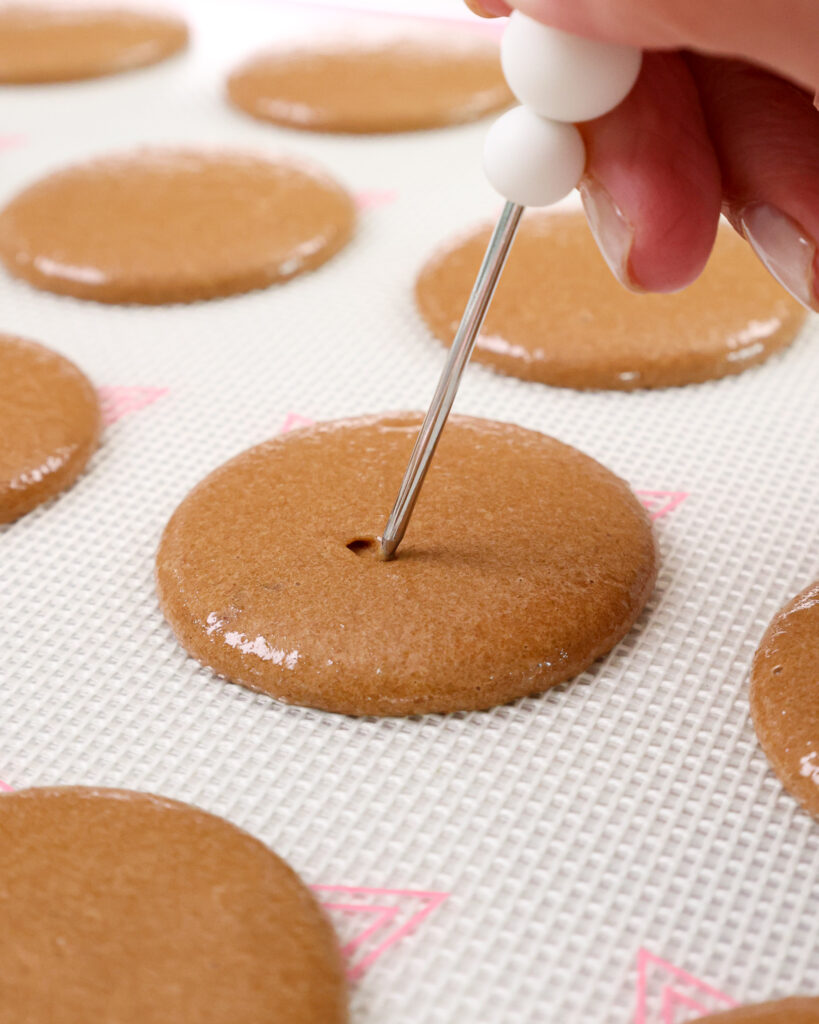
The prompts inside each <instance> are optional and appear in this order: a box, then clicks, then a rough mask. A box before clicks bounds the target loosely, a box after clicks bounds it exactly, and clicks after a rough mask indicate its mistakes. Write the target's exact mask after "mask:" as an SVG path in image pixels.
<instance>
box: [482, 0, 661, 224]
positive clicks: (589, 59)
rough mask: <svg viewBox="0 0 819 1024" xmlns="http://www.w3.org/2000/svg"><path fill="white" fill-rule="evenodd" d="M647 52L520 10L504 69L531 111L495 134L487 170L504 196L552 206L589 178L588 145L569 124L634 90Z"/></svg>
mask: <svg viewBox="0 0 819 1024" xmlns="http://www.w3.org/2000/svg"><path fill="white" fill-rule="evenodd" d="M641 62H642V53H641V51H640V50H637V49H635V48H634V47H631V46H620V45H617V44H614V43H601V42H597V41H595V40H591V39H582V38H581V37H580V36H575V35H571V34H570V33H568V32H561V31H560V30H559V29H555V28H549V27H548V26H547V25H542V24H541V23H540V22H539V21H535V20H534V19H533V18H529V17H527V16H526V15H525V14H521V13H520V11H515V12H514V13H513V14H512V16H511V17H510V18H509V25H508V27H507V29H506V33H505V34H504V38H503V42H502V44H501V63H502V65H503V71H504V74H505V75H506V80H507V82H508V83H509V87H510V88H511V90H512V92H513V93H514V94H515V95H516V96H517V98H518V99H519V100H520V101H521V103H522V104H523V106H521V107H516V108H515V109H514V110H510V111H508V113H506V114H504V115H502V117H500V118H499V119H498V120H497V121H496V122H495V124H494V125H493V126H492V128H491V129H490V131H489V135H488V136H487V139H486V145H485V148H484V170H485V172H486V176H487V178H488V179H489V183H490V184H491V185H492V186H493V188H495V189H496V190H497V191H498V192H500V194H501V195H502V196H504V198H506V199H507V200H509V201H510V202H512V203H516V204H518V205H520V206H549V205H551V204H552V203H556V202H557V201H558V200H560V199H563V198H564V196H567V195H568V194H569V193H570V192H571V191H572V189H573V188H575V186H576V185H577V184H578V182H579V181H580V179H581V177H582V176H583V170H584V166H585V162H586V153H585V147H584V145H583V140H582V138H581V135H580V132H579V131H578V130H577V128H575V126H574V124H572V123H568V122H574V121H588V120H591V119H592V118H594V117H601V116H602V115H603V114H607V113H608V112H609V111H610V110H613V109H614V108H615V107H616V106H618V105H619V104H620V103H621V102H622V101H623V100H624V99H625V98H626V96H627V95H628V94H629V92H631V89H632V86H633V85H634V83H635V82H636V80H637V76H638V74H639V73H640V65H641Z"/></svg>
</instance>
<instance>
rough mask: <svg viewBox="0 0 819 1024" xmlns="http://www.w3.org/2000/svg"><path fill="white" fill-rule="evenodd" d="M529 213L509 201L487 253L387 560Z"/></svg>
mask: <svg viewBox="0 0 819 1024" xmlns="http://www.w3.org/2000/svg"><path fill="white" fill-rule="evenodd" d="M522 213H523V207H522V206H519V205H518V204H517V203H507V204H506V205H505V206H504V208H503V212H502V213H501V215H500V218H499V220H498V223H497V225H496V226H495V230H494V231H493V232H492V237H491V238H490V240H489V245H488V247H487V249H486V255H485V256H484V258H483V263H482V264H481V269H480V270H479V271H478V276H477V278H476V280H475V285H474V287H473V288H472V294H471V295H470V296H469V301H468V302H467V304H466V309H465V310H464V315H463V319H462V320H461V324H460V327H459V328H458V332H457V334H456V335H455V340H454V341H453V342H452V348H451V349H450V350H449V356H448V357H447V361H446V365H445V366H444V369H443V372H442V374H441V378H440V380H439V381H438V387H437V388H436V389H435V395H434V396H433V399H432V404H431V405H430V407H429V409H428V411H427V414H426V416H425V417H424V422H423V423H422V424H421V430H420V432H419V434H418V437H417V439H416V441H415V447H414V448H413V449H412V455H410V460H409V464H408V465H407V470H406V472H405V473H404V479H403V480H402V481H401V488H400V490H399V491H398V497H397V498H396V499H395V505H393V509H392V512H391V513H390V517H389V519H388V520H387V525H386V527H385V528H384V534H383V536H382V537H381V551H380V555H381V558H383V559H390V558H393V557H394V555H395V552H396V550H397V548H398V545H399V544H400V543H401V541H402V540H403V539H404V534H405V533H406V530H407V526H408V525H409V521H410V517H411V516H412V511H413V509H414V508H415V503H416V501H417V500H418V495H419V494H420V492H421V486H422V485H423V483H424V477H425V476H426V475H427V470H428V469H429V465H430V462H431V461H432V456H433V455H434V454H435V449H436V448H437V446H438V441H439V439H440V437H441V432H442V430H443V429H444V425H445V423H446V421H447V417H448V416H449V412H450V410H451V409H452V403H453V402H454V401H455V395H456V394H457V392H458V386H459V385H460V383H461V377H463V373H464V370H465V369H466V364H467V363H468V362H469V357H470V356H471V355H472V350H473V349H474V347H475V341H476V340H477V337H478V333H479V331H480V329H481V327H482V326H483V322H484V320H485V319H486V314H487V312H488V311H489V305H490V303H491V302H492V297H493V295H494V294H495V289H496V288H497V286H498V280H499V279H500V275H501V271H502V270H503V268H504V266H505V264H506V259H507V257H508V255H509V250H510V248H511V246H512V242H513V241H514V240H515V234H516V232H517V229H518V224H519V223H520V218H521V215H522Z"/></svg>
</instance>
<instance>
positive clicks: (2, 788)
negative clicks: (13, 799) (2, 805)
mask: <svg viewBox="0 0 819 1024" xmlns="http://www.w3.org/2000/svg"><path fill="white" fill-rule="evenodd" d="M13 792H14V790H13V789H12V788H11V786H10V785H9V784H8V783H7V782H3V780H2V779H0V793H13Z"/></svg>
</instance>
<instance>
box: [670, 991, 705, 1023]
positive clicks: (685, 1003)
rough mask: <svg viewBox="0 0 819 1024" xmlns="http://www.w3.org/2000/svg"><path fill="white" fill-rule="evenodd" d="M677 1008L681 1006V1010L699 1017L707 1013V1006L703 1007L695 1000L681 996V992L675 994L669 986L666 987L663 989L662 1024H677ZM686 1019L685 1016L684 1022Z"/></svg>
mask: <svg viewBox="0 0 819 1024" xmlns="http://www.w3.org/2000/svg"><path fill="white" fill-rule="evenodd" d="M678 1006H681V1007H682V1008H683V1010H686V1011H692V1012H694V1013H696V1014H697V1015H698V1016H700V1017H702V1016H703V1015H704V1014H706V1013H708V1007H707V1006H703V1005H702V1003H698V1002H697V1001H696V999H691V998H689V997H688V996H686V995H683V993H682V992H677V991H676V990H675V989H673V988H672V987H671V986H670V985H666V986H665V988H664V989H663V1024H678V1022H677V1007H678ZM688 1019H689V1018H688V1016H686V1020H688Z"/></svg>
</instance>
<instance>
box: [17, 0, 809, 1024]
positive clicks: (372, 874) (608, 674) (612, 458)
mask: <svg viewBox="0 0 819 1024" xmlns="http://www.w3.org/2000/svg"><path fill="white" fill-rule="evenodd" d="M359 6H361V7H364V6H370V7H375V6H381V7H383V6H385V5H384V3H380V4H377V3H376V2H375V0H373V2H372V3H370V4H368V5H367V4H364V3H361V4H360V5H359ZM407 6H409V0H407ZM411 6H412V7H413V8H414V10H415V11H416V12H418V13H424V14H429V15H436V16H445V17H447V18H461V17H463V18H464V19H465V18H467V16H466V15H465V14H464V13H463V12H462V9H461V7H460V5H459V4H458V3H457V2H456V0H452V2H447V3H444V2H438V0H435V2H433V0H427V2H425V3H423V4H412V5H411ZM183 9H184V10H185V11H186V13H187V14H188V16H189V17H190V18H191V20H192V21H193V22H194V26H195V38H194V42H193V46H192V49H191V51H190V52H189V54H187V55H185V56H183V57H180V58H178V59H175V60H172V61H169V62H168V63H167V64H164V65H160V66H157V67H155V68H151V69H146V70H144V71H138V72H134V73H131V74H128V75H123V76H120V77H117V78H109V79H102V80H98V81H95V82H85V83H77V84H72V85H62V86H49V87H47V88H37V87H24V88H13V89H8V88H7V89H4V90H2V92H0V167H2V175H0V201H3V202H4V201H5V200H6V199H7V198H8V197H10V196H12V195H13V194H14V193H15V192H16V191H17V190H18V189H19V188H20V187H21V186H23V185H25V184H27V183H28V182H30V181H32V180H33V179H35V178H36V177H38V176H39V175H40V174H42V173H45V172H46V171H48V170H50V169H51V168H53V167H55V166H58V165H61V164H64V163H67V162H70V161H72V160H75V159H80V158H83V157H86V156H89V155H93V154H98V153H103V152H107V151H112V150H117V149H124V148H129V147H132V146H135V145H141V144H146V143H150V144H155V143H169V144H200V143H201V144H205V145H225V144H228V145H235V146H241V147H247V148H251V149H254V150H257V151H260V152H262V153H267V154H270V155H275V154H277V153H294V154H299V155H303V156H307V157H313V158H314V159H316V160H317V161H320V162H321V163H322V164H323V165H324V166H325V167H326V168H328V169H329V170H331V171H332V172H333V173H334V174H335V175H336V176H337V177H338V178H339V179H340V180H341V181H342V182H344V183H345V184H347V185H348V186H349V187H350V188H351V189H352V190H353V191H354V192H355V193H357V194H358V195H359V197H360V201H361V206H362V210H361V218H360V225H359V229H358V233H357V236H356V238H355V240H354V241H353V243H352V244H351V245H350V246H349V247H348V248H347V249H346V250H345V251H344V252H342V253H341V254H340V255H339V256H338V257H336V258H335V259H334V260H332V261H331V262H330V263H328V264H327V265H326V266H325V267H323V268H322V269H320V270H319V271H317V272H316V273H314V274H311V275H309V276H306V277H303V278H300V279H296V280H294V281H292V282H290V283H288V284H286V285H284V286H281V287H278V288H271V289H268V290H267V291H263V292H258V293H254V294H251V295H247V296H241V297H237V298H232V299H225V300H221V301H216V302H208V303H199V304H195V305H191V306H174V307H165V308H139V307H133V308H118V307H103V306H98V305H95V304H93V303H83V302H79V301H75V300H72V299H69V298H62V297H57V296H53V295H48V294H45V293H40V292H36V291H34V290H33V289H31V288H29V287H28V286H26V285H25V284H23V283H21V282H16V281H12V280H11V279H9V278H8V277H7V276H5V275H3V276H0V329H2V330H4V331H7V332H16V333H20V334H23V335H27V336H30V337H32V338H36V339H39V340H40V341H42V342H44V343H45V344H47V345H50V346H51V347H53V348H55V349H57V350H59V351H61V352H64V353H66V354H67V355H68V356H70V357H71V358H72V359H74V360H76V361H77V362H78V363H79V364H80V365H81V366H82V367H83V368H84V369H85V370H86V372H87V373H88V374H89V375H90V376H91V377H92V379H93V380H94V381H95V383H97V384H98V385H99V386H100V387H101V388H104V389H105V391H104V401H105V408H106V417H107V420H108V427H107V429H106V432H105V439H104V444H103V447H102V449H101V450H100V452H99V453H98V454H97V455H96V456H95V458H94V460H93V463H92V466H91V470H90V472H88V473H87V475H86V476H85V477H84V478H83V479H82V480H81V481H80V482H79V484H78V485H77V486H76V487H74V488H73V490H71V491H70V492H69V493H67V494H66V495H65V496H63V497H62V498H61V499H59V500H58V501H57V502H54V503H52V504H51V505H49V506H48V507H46V508H43V509H40V510H38V511H36V512H34V513H33V514H31V515H29V516H27V517H26V518H24V519H23V520H21V521H20V522H18V523H16V524H14V525H12V526H10V527H5V528H0V621H2V623H3V632H2V659H1V660H0V685H1V687H2V691H1V692H2V697H3V701H2V706H0V778H1V779H3V780H4V781H5V783H7V784H8V785H10V786H14V787H23V786H28V785H43V784H57V783H64V784H68V783H88V784H97V785H110V786H126V787H131V788H135V789H145V790H151V791H154V792H159V793H162V794H164V795H166V796H170V797H176V798H179V799H182V800H187V801H190V802H192V803H195V804H198V805H199V806H201V807H204V808H206V809H208V810H210V811H213V812H215V813H217V814H221V815H224V816H225V817H227V818H229V819H230V820H232V821H234V822H236V823H237V824H239V825H241V826H244V827H245V828H247V829H249V830H250V831H251V832H253V833H254V834H255V835H257V836H259V837H260V838H262V839H263V840H265V841H266V842H268V843H270V844H271V845H272V846H273V847H274V848H275V849H276V851H277V852H278V853H280V854H281V855H283V856H284V857H286V858H287V859H288V860H289V861H290V862H291V863H292V864H293V866H294V867H295V868H296V869H297V870H298V871H299V872H300V873H301V875H302V876H303V877H304V878H305V879H306V880H307V881H308V882H310V883H311V884H313V885H316V886H317V887H319V888H318V889H317V892H318V894H319V896H320V898H321V899H322V901H323V902H324V903H325V904H326V905H327V906H328V908H329V913H330V914H331V915H332V917H333V919H334V921H335V922H336V924H337V926H338V929H339V933H340V935H341V938H342V941H343V942H344V944H345V948H346V951H347V953H348V956H349V960H350V970H351V976H352V979H353V983H352V1009H353V1020H354V1021H356V1022H357V1024H369V1022H373V1024H375V1022H378V1024H386V1022H390V1024H433V1022H436V1024H443V1022H446V1024H453V1022H455V1024H471V1022H476V1024H478V1022H481V1024H482V1022H485V1021H486V1022H488V1021H492V1022H493V1024H501V1022H510V1024H511V1022H515V1024H520V1022H532V1024H535V1022H546V1021H561V1022H563V1024H581V1022H583V1024H588V1022H590V1021H592V1022H595V1024H622V1022H626V1021H632V1020H634V1021H636V1022H637V1024H660V1022H663V1024H680V1022H682V1021H685V1020H689V1019H692V1018H693V1017H695V1016H697V1014H698V1013H700V1012H704V1011H705V1010H707V1009H717V1008H721V1007H725V1006H728V1005H731V1002H732V1001H733V1000H737V1001H751V1000H757V999H762V998H769V997H777V996H784V995H788V994H791V993H793V992H796V991H813V992H819V954H818V953H817V949H818V948H819V884H817V881H818V876H819V829H817V827H816V825H815V824H814V823H813V822H812V821H811V819H810V818H809V817H808V816H807V815H806V814H805V813H803V812H802V811H800V810H799V809H798V808H797V806H796V804H795V803H794V801H793V800H792V799H791V798H790V797H788V796H787V795H786V794H784V793H783V792H782V790H781V787H780V785H779V783H778V782H777V780H776V779H775V777H774V776H773V775H772V773H771V772H770V771H769V770H768V767H767V763H766V761H765V758H764V756H763V755H762V753H761V751H760V750H759V748H758V745H757V743H756V741H755V738H754V735H753V730H752V727H751V724H750V721H749V715H748V698H747V676H748V669H749V665H750V661H751V658H752V656H753V652H754V649H755V646H756V643H757V642H758V640H759V638H760V637H761V635H762V632H763V631H764V628H765V626H766V624H767V622H768V621H769V619H770V617H771V616H772V615H773V614H774V612H775V611H776V610H777V608H778V607H779V606H780V605H781V604H782V603H784V601H785V600H787V599H789V598H790V597H791V596H793V595H794V594H795V593H796V592H797V591H798V590H800V589H801V588H802V587H804V586H805V585H806V584H807V583H809V582H810V581H811V580H813V579H814V578H815V577H816V576H817V558H816V551H817V539H819V519H818V518H817V513H816V510H817V502H818V501H819V472H817V470H819V465H818V463H819V455H818V454H817V453H819V445H818V444H817V442H818V441H819V437H818V436H817V435H818V434H819V417H818V416H817V399H816V396H817V393H819V350H817V341H819V339H818V338H817V329H816V320H815V319H814V320H813V321H812V322H811V324H810V325H809V327H808V329H807V330H806V331H805V332H804V333H803V335H802V336H801V337H800V339H799V340H798V341H797V343H796V344H795V345H794V346H793V347H792V348H791V349H790V350H788V351H787V352H785V353H784V354H782V355H781V356H778V357H776V358H774V359H772V360H771V361H770V362H769V363H767V364H766V365H764V366H762V367H760V368H758V369H754V370H751V371H749V372H747V373H746V374H744V375H742V376H739V377H737V378H733V379H728V380H724V381H720V382H716V383H711V384H705V385H700V386H695V387H689V388H682V389H676V390H667V391H658V392H637V393H633V394H618V393H603V392H601V393H588V394H580V393H576V392H572V391H563V390H558V389H552V388H547V387H542V386H538V385H533V384H526V383H523V382H519V381H515V380H512V379H508V378H503V377H500V376H497V375H494V374H492V373H491V372H489V371H488V370H486V369H484V368H482V367H478V366H473V367H471V368H470V370H469V372H468V374H467V379H466V382H465V384H464V387H463V390H462V392H461V394H460V396H459V398H458V402H457V408H458V410H459V411H461V412H465V413H471V414H475V415H481V416H488V417H492V418H496V419H501V420H511V421H514V422H517V423H520V424H522V425H524V426H526V427H531V428H534V429H538V430H542V431H545V432H548V433H551V434H554V435H555V436H557V437H559V438H560V439H561V440H563V441H566V442H568V443H571V444H575V445H577V446H578V447H580V448H581V449H583V450H584V451H586V452H587V453H589V454H591V455H593V456H595V457H596V458H598V459H599V460H600V461H602V462H603V463H605V464H606V465H607V466H609V467H610V468H611V469H613V470H614V471H615V472H616V473H618V474H619V475H621V476H623V477H625V478H626V479H627V480H629V482H630V483H631V484H632V486H633V487H634V488H635V489H638V490H640V491H641V492H642V493H641V496H642V498H643V500H644V501H645V502H646V504H647V505H648V506H649V507H650V508H651V510H652V513H653V514H654V516H655V521H656V528H657V534H658V537H659V542H660V546H661V551H662V570H661V574H660V579H659V584H658V587H657V592H656V594H655V596H654V598H653V600H652V602H651V604H650V606H649V608H648V610H647V612H646V614H645V615H644V616H643V618H642V619H641V621H640V623H639V625H638V627H637V628H636V629H635V630H634V632H633V633H632V634H631V635H630V636H629V637H628V638H627V639H626V640H625V641H624V642H623V643H622V644H621V645H620V646H619V647H618V648H617V649H616V650H615V651H614V652H612V653H611V654H610V655H609V656H608V657H607V658H606V659H604V660H603V661H601V662H600V663H598V664H596V665H595V666H593V668H592V669H591V670H589V671H588V672H586V673H584V674H583V676H581V677H580V678H579V679H578V680H576V681H575V682H573V683H571V684H567V685H564V686H562V687H559V688H557V689H555V690H552V691H551V692H549V693H548V694H546V695H544V696H541V697H537V698H533V699H527V700H523V701H520V702H518V703H517V704H514V705H511V706H508V707H502V708H498V709H496V710H494V711H491V712H488V713H474V714H457V715H450V716H447V717H442V716H430V717H427V718H423V719H411V720H384V721H376V720H352V719H345V718H341V717H338V716H333V715H327V714H322V713H319V712H314V711H310V710H304V709H300V708H291V707H284V706H282V705H279V704H276V703H275V702H273V701H271V700H269V699H267V698H264V697H262V696H257V695H252V694H250V693H248V692H246V691H244V690H241V689H240V688H238V687H234V686H229V685H226V684H224V683H222V682H220V681H219V680H217V679H215V678H214V677H213V676H212V675H211V674H210V673H209V672H208V671H206V670H203V669H200V668H199V667H198V666H197V665H196V664H195V663H194V662H193V661H191V660H190V659H188V658H187V657H186V656H185V654H184V652H183V651H182V650H181V649H180V648H179V646H178V645H177V644H176V643H175V641H174V639H173V637H172V634H171V631H170V629H169V628H168V627H167V626H166V625H165V623H164V621H163V619H162V616H161V615H160V613H159V610H158V607H157V602H156V597H155V595H154V590H153V583H152V573H153V556H154V552H155V549H156V545H157V542H158V539H159V536H160V533H161V530H162V528H163V526H164V524H165V522H166V520H167V518H168V517H169V516H170V514H171V512H172V511H173V509H174V508H175V506H176V504H177V503H178V502H179V501H180V500H181V498H182V497H183V496H184V495H185V493H186V492H187V491H188V489H189V488H190V487H191V486H192V485H193V484H195V483H196V482H197V481H198V480H199V479H200V478H201V477H202V476H204V475H205V474H206V473H207V472H209V471H210V470H211V469H212V468H214V467H215V466H216V465H218V464H219V463H221V462H222V461H224V460H225V459H227V458H229V457H230V456H232V455H234V454H235V453H237V452H239V451H241V450H242V449H244V448H246V447H248V446H250V445H252V444H256V443H257V442H259V441H261V440H263V439H265V438H267V437H269V436H270V435H272V434H274V433H276V432H277V431H279V430H281V429H282V428H284V427H286V426H292V425H293V424H294V423H299V422H301V421H302V419H304V418H306V419H325V418H332V417H336V416H350V415H356V414H358V413H364V412H375V411H381V410H389V409H402V408H420V407H422V406H424V405H425V403H426V402H427V401H428V399H429V396H430V395H431V392H432V389H433V387H434V383H435V380H436V378H437V375H438V373H439V370H440V367H441V362H442V349H441V348H440V346H439V345H438V344H437V343H436V342H434V341H433V340H432V339H431V338H430V336H429V335H428V333H427V331H426V330H425V328H424V326H423V325H422V323H421V322H420V319H419V317H418V316H417V314H416V312H415V310H414V307H413V299H412V285H413V280H414V275H415V273H416V271H417V269H418V268H419V266H420V265H421V263H422V262H423V261H424V259H425V258H426V256H427V255H428V254H429V252H430V251H431V250H432V249H433V248H434V247H435V246H436V245H438V244H439V243H440V242H442V241H444V240H446V239H447V238H448V237H449V236H450V235H451V234H452V233H454V232H459V231H461V230H463V229H464V228H466V227H469V226H471V225H472V224H473V223H475V222H477V221H480V220H485V219H488V218H490V217H491V216H492V215H493V214H494V213H495V212H496V211H497V208H498V200H497V197H496V196H494V195H493V194H492V192H491V191H490V189H489V187H488V186H487V185H486V183H485V182H484V181H483V178H482V174H481V170H480V150H481V144H482V138H483V134H484V132H485V130H486V123H483V124H480V125H473V126H466V127H461V128H453V129H447V130H444V131H437V132H425V133H418V134H411V135H400V136H394V137H390V136H385V137H372V138H356V137H332V136H320V135H311V134H305V133H300V132H294V131H288V130H286V129H279V128H275V127H273V126H268V125H263V124H261V123H257V122H254V121H252V120H250V119H248V118H246V117H244V116H242V115H240V114H239V113H238V112H234V111H232V110H231V109H230V108H228V107H227V105H226V104H225V103H224V101H223V99H222V82H223V79H224V74H225V71H226V70H227V69H228V68H229V67H230V66H231V65H232V64H233V63H235V61H236V60H237V59H239V58H240V57H242V56H244V55H245V54H248V53H250V52H252V51H253V50H255V49H257V48H258V47H259V46H260V45H261V44H263V42H264V41H265V40H266V39H270V40H271V41H273V40H275V39H277V38H281V36H282V35H283V34H287V33H290V32H300V31H303V30H304V29H305V28H310V27H311V26H314V25H316V24H319V23H321V24H325V23H326V22H327V20H328V18H330V15H329V14H327V13H326V12H325V11H322V10H321V8H319V7H317V6H316V5H312V4H306V3H290V4H287V3H276V2H273V0H233V2H227V0H224V2H221V0H195V2H194V0H190V2H189V3H188V5H187V7H183ZM398 9H399V5H392V6H391V10H392V11H393V12H394V11H396V10H398ZM342 13H343V12H342ZM475 24H477V23H475ZM446 30H448V31H455V30H456V29H455V26H454V24H453V23H450V22H447V23H446ZM475 30H477V31H494V30H493V29H487V28H485V27H481V26H479V27H478V28H477V29H475Z"/></svg>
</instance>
